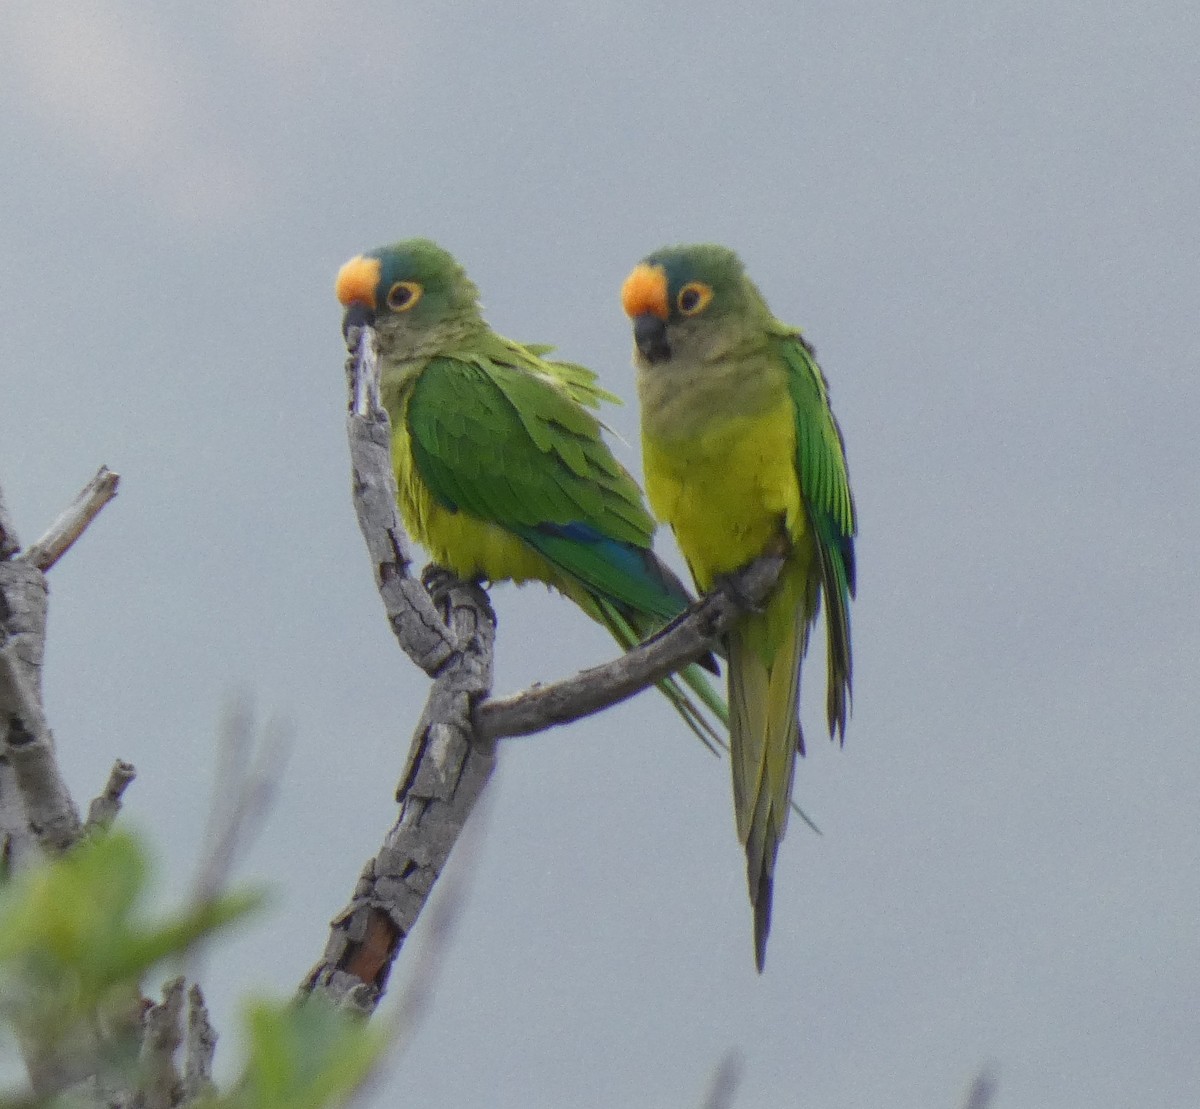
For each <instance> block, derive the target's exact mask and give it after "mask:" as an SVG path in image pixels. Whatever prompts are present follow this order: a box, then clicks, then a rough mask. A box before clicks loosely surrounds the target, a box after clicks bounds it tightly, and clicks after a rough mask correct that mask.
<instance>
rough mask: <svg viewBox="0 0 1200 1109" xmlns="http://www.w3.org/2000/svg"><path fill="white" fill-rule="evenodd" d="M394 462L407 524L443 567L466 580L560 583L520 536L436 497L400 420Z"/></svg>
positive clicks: (395, 429) (396, 427)
mask: <svg viewBox="0 0 1200 1109" xmlns="http://www.w3.org/2000/svg"><path fill="white" fill-rule="evenodd" d="M392 465H393V467H394V468H395V471H396V486H397V489H398V492H399V504H400V514H401V516H403V518H404V526H405V527H406V528H407V529H408V531H409V534H411V535H412V537H413V538H414V539H415V540H416V541H417V542H418V543H420V544H421V546H422V547H424V548H425V549H426V550H427V551H428V552H429V554H430V557H431V558H432V559H433V560H434V562H436V563H437V564H438V565H439V566H445V567H446V568H447V569H449V570H452V571H454V573H455V574H457V575H458V576H459V577H460V578H465V579H471V578H485V579H487V580H489V581H515V582H518V583H519V582H524V581H543V582H546V583H547V584H548V585H559V581H558V579H559V576H560V575H559V574H558V572H557V571H556V570H555V568H554V567H553V566H552V565H551V564H550V563H549V562H547V561H546V559H544V558H543V557H542V556H541V555H539V554H538V553H537V552H536V551H535V550H533V548H532V547H529V546H528V545H527V544H525V543H524V542H523V541H522V540H520V539H518V538H517V537H516V536H515V535H512V534H511V533H510V532H507V531H505V530H504V529H503V528H502V527H500V526H499V525H497V524H492V523H488V522H487V521H485V520H480V519H478V518H476V517H473V516H469V515H468V514H467V513H465V512H454V511H451V510H450V509H448V508H445V507H443V506H442V505H440V504H438V502H437V501H436V500H434V498H433V495H432V494H431V493H430V492H429V488H428V486H426V484H425V482H424V481H422V480H421V476H420V474H418V473H417V472H416V468H415V467H414V465H413V460H412V449H411V446H410V443H409V438H408V433H407V431H406V430H405V429H404V427H403V423H402V422H401V421H396V423H395V424H394V425H393V431H392Z"/></svg>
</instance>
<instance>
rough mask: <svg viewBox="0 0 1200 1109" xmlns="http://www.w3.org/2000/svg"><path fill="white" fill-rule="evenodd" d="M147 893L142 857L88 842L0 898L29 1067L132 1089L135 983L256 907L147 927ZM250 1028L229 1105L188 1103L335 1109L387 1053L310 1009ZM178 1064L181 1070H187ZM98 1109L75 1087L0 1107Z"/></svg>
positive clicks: (3, 986) (199, 905) (195, 913)
mask: <svg viewBox="0 0 1200 1109" xmlns="http://www.w3.org/2000/svg"><path fill="white" fill-rule="evenodd" d="M149 892H150V877H149V866H148V861H147V856H146V852H145V850H144V848H143V846H142V844H141V842H140V841H139V840H138V839H137V838H136V837H135V836H133V835H130V834H128V833H125V832H115V833H112V834H109V835H104V836H101V837H97V838H94V839H90V840H87V841H85V842H83V843H82V844H80V845H79V846H78V847H77V848H75V849H74V850H72V851H71V852H69V853H68V854H66V855H65V856H63V857H61V858H58V859H55V860H52V861H50V862H47V863H44V864H43V865H41V866H39V867H36V868H33V869H31V870H28V871H25V872H23V873H21V874H20V875H19V876H18V877H16V878H15V879H14V880H13V881H11V882H9V883H8V884H6V885H5V886H3V887H2V888H0V1025H2V1026H3V1031H4V1032H5V1033H6V1034H7V1035H8V1037H9V1039H10V1040H12V1039H15V1041H16V1042H17V1043H18V1044H20V1045H21V1047H22V1050H23V1052H24V1054H25V1056H26V1058H27V1059H28V1058H29V1057H30V1055H31V1053H32V1054H34V1055H37V1056H40V1057H42V1058H47V1057H51V1056H53V1055H55V1054H56V1053H57V1055H58V1056H59V1057H60V1058H62V1059H69V1060H70V1062H71V1064H72V1065H71V1068H70V1069H72V1070H75V1069H76V1067H77V1066H80V1065H81V1066H82V1070H81V1071H80V1073H81V1074H89V1073H99V1072H103V1073H105V1074H106V1075H108V1076H109V1077H110V1078H111V1077H113V1076H122V1077H123V1078H124V1081H123V1082H122V1085H124V1084H125V1082H128V1083H129V1085H130V1086H133V1085H136V1067H137V1065H138V1058H139V1049H140V1043H141V1029H142V1023H143V1020H144V1017H145V1014H146V1012H147V1011H148V1009H149V1008H150V1005H151V1003H150V1002H149V1001H147V1000H145V999H144V997H143V986H142V983H143V979H144V978H145V977H146V976H147V975H148V974H149V973H150V972H151V971H152V970H154V969H155V968H157V967H158V966H159V965H160V964H163V963H166V962H169V961H170V960H173V959H175V960H178V959H179V958H181V957H183V956H185V955H187V954H188V953H189V952H191V951H192V950H193V949H194V948H196V947H197V946H198V945H200V944H204V943H208V942H211V941H212V940H214V939H215V938H218V937H219V934H220V933H221V932H222V930H224V929H226V928H227V927H228V926H229V925H230V924H232V923H234V922H236V921H240V920H242V919H244V918H245V917H246V916H247V914H249V913H250V912H252V911H253V910H254V909H256V908H257V907H258V906H260V905H261V903H262V900H263V898H262V895H261V894H259V893H255V892H250V891H245V890H242V891H236V892H232V893H224V894H221V895H219V896H216V897H212V898H208V899H205V900H202V901H194V902H192V903H190V904H188V905H186V906H185V907H184V908H182V909H181V910H179V911H178V912H176V913H174V914H172V915H168V916H166V917H165V918H162V919H158V920H151V919H149V917H148V914H147V912H146V909H145V904H146V902H147V900H149V897H148V895H149ZM185 1019H186V1014H185ZM245 1023H246V1030H245V1034H244V1036H243V1037H242V1039H243V1042H245V1043H246V1045H247V1059H246V1062H245V1067H244V1071H243V1074H242V1077H241V1078H240V1080H238V1081H237V1082H236V1083H235V1084H234V1086H233V1088H232V1090H231V1092H230V1093H228V1094H225V1095H220V1094H216V1093H212V1094H210V1095H209V1096H207V1097H205V1098H202V1099H201V1100H199V1101H196V1102H194V1103H193V1104H195V1105H203V1106H205V1107H208V1109H226V1107H227V1109H283V1107H284V1106H287V1107H289V1109H321V1107H324V1106H338V1105H344V1104H346V1103H347V1101H348V1100H349V1099H350V1097H352V1096H353V1094H354V1092H355V1091H356V1090H357V1089H358V1088H359V1087H360V1086H361V1085H362V1084H363V1082H364V1081H365V1080H366V1079H367V1077H368V1076H369V1075H370V1073H371V1072H372V1070H373V1068H374V1067H375V1066H376V1065H377V1063H378V1061H379V1059H380V1057H381V1055H382V1053H383V1051H384V1049H385V1047H386V1044H387V1036H386V1032H385V1030H384V1029H382V1028H371V1027H369V1026H368V1025H367V1024H366V1022H365V1021H364V1020H362V1019H361V1018H357V1017H353V1016H350V1015H346V1014H343V1013H341V1012H339V1011H338V1010H336V1009H335V1008H333V1007H332V1006H331V1005H330V1004H328V1003H324V1002H322V1001H318V1000H310V1001H309V1002H307V1003H305V1004H303V1005H300V1004H297V1003H295V1002H294V1001H289V1002H287V1003H275V1004H269V1003H265V1002H252V1003H250V1004H249V1005H248V1009H247V1015H246V1018H245ZM177 1054H181V1052H180V1053H177ZM174 1062H175V1064H176V1066H178V1067H180V1068H181V1067H182V1064H183V1060H182V1058H176V1059H175V1060H174ZM99 1103H100V1102H98V1101H97V1102H92V1101H90V1100H89V1098H88V1096H87V1095H86V1094H83V1095H82V1100H81V1091H80V1090H79V1089H76V1090H75V1091H74V1092H73V1093H72V1094H64V1095H63V1096H61V1097H59V1098H57V1099H52V1100H38V1099H36V1098H32V1097H30V1096H28V1095H22V1094H17V1095H16V1096H15V1097H13V1098H10V1099H2V1098H0V1109H6V1107H10V1106H12V1107H15V1106H35V1105H45V1106H47V1107H48V1109H49V1107H55V1109H65V1107H66V1106H80V1105H86V1104H99Z"/></svg>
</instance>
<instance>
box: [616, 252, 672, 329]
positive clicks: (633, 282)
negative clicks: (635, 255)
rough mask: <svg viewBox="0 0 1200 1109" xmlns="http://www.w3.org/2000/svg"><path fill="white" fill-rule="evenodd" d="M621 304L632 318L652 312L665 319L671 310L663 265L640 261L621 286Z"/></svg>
mask: <svg viewBox="0 0 1200 1109" xmlns="http://www.w3.org/2000/svg"><path fill="white" fill-rule="evenodd" d="M621 305H622V307H623V308H624V309H625V315H627V316H629V317H630V318H631V319H632V318H633V317H635V316H644V315H646V314H647V313H650V314H653V315H655V316H657V317H658V318H659V319H660V320H665V319H666V318H667V317H668V316H669V315H670V314H671V312H670V308H669V307H668V305H667V274H666V271H665V270H664V269H663V268H662V266H652V265H650V264H649V263H648V262H639V263H638V264H637V266H636V267H635V268H634V271H633V273H631V274H630V275H629V276H628V277H627V278H625V284H624V285H622V286H621Z"/></svg>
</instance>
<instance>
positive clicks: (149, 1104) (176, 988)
mask: <svg viewBox="0 0 1200 1109" xmlns="http://www.w3.org/2000/svg"><path fill="white" fill-rule="evenodd" d="M183 986H184V983H183V979H182V978H173V979H171V981H170V982H167V983H166V984H165V985H164V986H163V999H162V1002H161V1003H160V1004H158V1005H151V1006H150V1008H149V1009H147V1010H146V1015H145V1017H144V1018H143V1030H142V1050H141V1056H140V1058H139V1060H138V1084H137V1091H136V1094H135V1104H137V1105H138V1106H139V1107H140V1109H172V1106H176V1105H179V1104H180V1102H181V1101H182V1098H183V1079H182V1078H181V1077H180V1074H179V1068H178V1067H177V1066H176V1065H175V1053H176V1052H177V1051H178V1050H179V1047H180V1045H181V1044H182V1043H183V999H184V992H183Z"/></svg>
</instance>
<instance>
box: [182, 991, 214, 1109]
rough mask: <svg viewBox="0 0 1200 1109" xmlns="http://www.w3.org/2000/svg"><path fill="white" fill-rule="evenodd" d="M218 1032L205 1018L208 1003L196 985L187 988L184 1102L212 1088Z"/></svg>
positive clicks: (202, 1095) (208, 1091)
mask: <svg viewBox="0 0 1200 1109" xmlns="http://www.w3.org/2000/svg"><path fill="white" fill-rule="evenodd" d="M216 1052H217V1033H216V1030H215V1029H214V1028H213V1026H212V1024H211V1023H210V1022H209V1019H208V1006H207V1005H206V1004H205V1003H204V994H203V993H201V991H200V987H199V986H195V985H194V986H192V988H191V989H190V990H188V1026H187V1039H186V1041H185V1048H184V1066H183V1103H184V1104H185V1105H187V1104H189V1103H190V1102H193V1101H196V1100H198V1099H199V1098H201V1097H204V1096H206V1095H208V1094H210V1093H211V1092H212V1091H213V1080H212V1068H213V1057H214V1056H215V1055H216Z"/></svg>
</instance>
